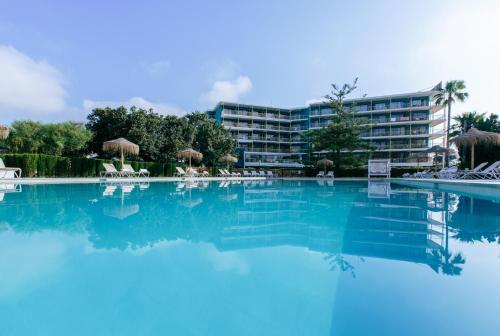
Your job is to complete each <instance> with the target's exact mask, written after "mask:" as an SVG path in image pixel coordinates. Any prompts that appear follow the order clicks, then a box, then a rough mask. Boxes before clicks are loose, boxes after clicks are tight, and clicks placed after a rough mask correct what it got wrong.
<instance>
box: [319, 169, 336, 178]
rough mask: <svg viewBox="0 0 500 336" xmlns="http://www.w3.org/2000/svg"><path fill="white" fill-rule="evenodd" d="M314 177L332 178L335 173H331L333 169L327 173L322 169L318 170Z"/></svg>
mask: <svg viewBox="0 0 500 336" xmlns="http://www.w3.org/2000/svg"><path fill="white" fill-rule="evenodd" d="M316 177H319V178H334V177H335V175H334V174H333V170H330V171H329V172H328V173H326V174H325V172H324V171H320V172H319V173H318V174H317V175H316Z"/></svg>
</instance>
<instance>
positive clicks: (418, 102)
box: [411, 98, 426, 107]
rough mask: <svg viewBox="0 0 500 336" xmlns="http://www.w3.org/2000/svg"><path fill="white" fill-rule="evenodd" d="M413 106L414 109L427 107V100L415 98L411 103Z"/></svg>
mask: <svg viewBox="0 0 500 336" xmlns="http://www.w3.org/2000/svg"><path fill="white" fill-rule="evenodd" d="M411 106H413V107H420V106H426V101H425V99H418V98H416V99H415V98H413V100H412V102H411Z"/></svg>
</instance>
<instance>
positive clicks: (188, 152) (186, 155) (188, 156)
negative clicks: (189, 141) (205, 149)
mask: <svg viewBox="0 0 500 336" xmlns="http://www.w3.org/2000/svg"><path fill="white" fill-rule="evenodd" d="M177 157H178V158H179V159H185V160H189V167H191V160H195V161H201V159H203V154H201V153H200V152H197V151H195V150H194V149H192V148H187V149H184V150H181V151H180V152H179V153H177Z"/></svg>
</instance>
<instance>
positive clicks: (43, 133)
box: [6, 120, 90, 156]
mask: <svg viewBox="0 0 500 336" xmlns="http://www.w3.org/2000/svg"><path fill="white" fill-rule="evenodd" d="M89 139H90V132H89V131H88V130H87V129H85V127H84V125H83V124H82V123H75V122H63V123H56V124H42V123H40V122H36V121H30V120H27V121H15V122H13V123H12V125H11V134H10V136H9V138H7V140H6V144H7V146H8V147H9V148H10V149H11V150H12V151H13V152H18V153H40V154H52V155H64V156H75V155H79V154H82V153H83V152H84V150H85V147H86V145H87V141H88V140H89Z"/></svg>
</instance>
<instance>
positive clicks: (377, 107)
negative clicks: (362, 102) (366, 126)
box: [374, 103, 387, 110]
mask: <svg viewBox="0 0 500 336" xmlns="http://www.w3.org/2000/svg"><path fill="white" fill-rule="evenodd" d="M374 107H375V108H374V109H375V110H386V109H387V103H375V105H374Z"/></svg>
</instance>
